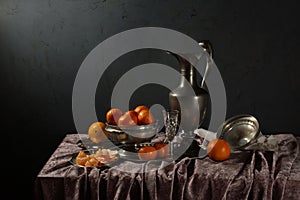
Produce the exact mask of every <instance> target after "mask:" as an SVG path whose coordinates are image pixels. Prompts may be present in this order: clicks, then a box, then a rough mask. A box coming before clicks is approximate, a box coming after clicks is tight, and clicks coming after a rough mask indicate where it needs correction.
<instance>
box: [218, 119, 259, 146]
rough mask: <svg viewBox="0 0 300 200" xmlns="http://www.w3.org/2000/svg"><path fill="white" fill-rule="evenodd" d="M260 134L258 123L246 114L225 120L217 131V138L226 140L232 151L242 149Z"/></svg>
mask: <svg viewBox="0 0 300 200" xmlns="http://www.w3.org/2000/svg"><path fill="white" fill-rule="evenodd" d="M259 134H260V128H259V123H258V121H257V119H256V118H255V117H253V116H252V115H248V114H242V115H236V116H234V117H231V118H229V119H227V120H226V121H225V122H224V123H223V124H222V126H221V127H220V129H219V130H218V133H217V137H218V138H220V139H224V140H226V141H227V142H228V143H229V144H230V146H231V148H232V149H242V148H244V147H246V146H247V145H249V144H250V143H251V142H252V141H254V140H255V139H256V138H257V136H258V135H259Z"/></svg>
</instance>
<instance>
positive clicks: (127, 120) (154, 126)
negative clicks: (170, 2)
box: [106, 105, 158, 143]
mask: <svg viewBox="0 0 300 200" xmlns="http://www.w3.org/2000/svg"><path fill="white" fill-rule="evenodd" d="M114 109H117V108H114ZM110 110H111V109H110ZM110 110H109V111H110ZM119 110H120V109H119ZM120 111H121V110H120ZM121 112H122V111H121ZM118 113H120V112H118ZM106 115H108V114H106ZM115 120H116V118H115ZM106 131H107V133H108V138H109V139H110V140H111V141H113V142H116V143H141V142H147V141H149V140H151V139H152V138H153V137H154V136H155V134H156V133H157V132H158V121H157V120H155V118H154V116H153V114H152V113H151V112H150V109H149V108H148V107H147V106H144V105H140V106H137V107H135V108H134V109H133V110H128V111H127V112H125V113H124V114H123V115H121V116H120V117H119V119H118V121H117V122H116V124H114V123H113V122H112V121H108V120H107V122H106Z"/></svg>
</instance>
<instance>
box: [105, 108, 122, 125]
mask: <svg viewBox="0 0 300 200" xmlns="http://www.w3.org/2000/svg"><path fill="white" fill-rule="evenodd" d="M122 115H123V113H122V111H121V110H120V109H118V108H112V109H110V110H109V111H108V112H107V113H106V116H105V118H106V121H107V123H109V124H112V125H117V122H118V120H119V118H120V117H121V116H122Z"/></svg>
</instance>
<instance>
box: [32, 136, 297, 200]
mask: <svg viewBox="0 0 300 200" xmlns="http://www.w3.org/2000/svg"><path fill="white" fill-rule="evenodd" d="M274 136H275V137H276V138H277V140H278V142H279V150H278V152H275V153H274V152H261V151H243V152H240V151H236V152H232V154H231V157H230V159H228V160H226V161H223V162H215V161H212V160H210V159H209V158H208V157H206V158H204V159H202V160H201V159H195V158H189V157H186V158H183V159H182V160H180V161H178V162H172V163H164V162H162V163H161V165H164V167H162V168H160V169H159V170H154V171H149V172H147V173H142V172H141V173H128V172H122V171H120V169H124V168H129V169H130V168H134V167H136V166H137V165H141V164H138V163H134V162H131V161H122V162H120V163H118V164H117V165H116V166H114V167H111V168H104V169H101V168H100V169H99V168H80V167H78V166H74V165H72V164H71V163H70V162H69V161H70V159H71V157H72V155H74V153H76V152H79V151H80V150H81V148H80V147H79V146H78V145H77V142H78V141H79V140H80V138H79V135H78V134H67V135H66V137H65V138H64V139H63V141H62V142H61V143H60V145H59V146H58V148H57V149H56V150H55V151H54V153H53V154H52V155H51V157H50V158H49V160H48V161H47V162H46V164H45V165H44V167H43V168H42V169H41V171H40V173H39V174H38V175H37V177H36V181H35V188H34V189H35V197H36V199H56V200H57V199H73V200H74V199H300V190H299V188H300V154H299V153H298V152H299V148H300V145H299V144H300V143H299V142H300V137H294V136H293V135H292V134H274ZM149 164H151V161H150V162H149V163H144V164H142V165H143V167H147V166H149Z"/></svg>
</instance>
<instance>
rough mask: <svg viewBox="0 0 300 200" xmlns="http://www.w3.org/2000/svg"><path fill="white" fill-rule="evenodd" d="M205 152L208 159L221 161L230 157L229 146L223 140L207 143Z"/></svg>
mask: <svg viewBox="0 0 300 200" xmlns="http://www.w3.org/2000/svg"><path fill="white" fill-rule="evenodd" d="M206 151H207V154H208V156H209V158H210V159H212V160H215V161H223V160H227V159H228V158H229V156H230V145H229V144H228V142H227V141H225V140H223V139H214V140H211V141H210V142H209V143H208V145H207V148H206Z"/></svg>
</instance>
